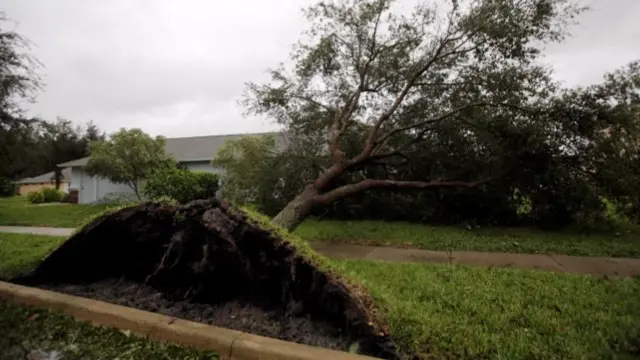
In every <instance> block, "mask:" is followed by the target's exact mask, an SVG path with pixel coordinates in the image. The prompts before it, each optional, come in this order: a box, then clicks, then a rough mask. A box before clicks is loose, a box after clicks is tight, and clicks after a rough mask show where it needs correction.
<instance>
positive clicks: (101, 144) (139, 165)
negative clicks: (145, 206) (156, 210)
mask: <svg viewBox="0 0 640 360" xmlns="http://www.w3.org/2000/svg"><path fill="white" fill-rule="evenodd" d="M164 146H165V140H164V138H163V137H162V136H156V137H155V138H152V137H151V136H149V135H147V134H145V133H144V132H143V131H142V130H140V129H131V130H127V129H121V130H119V131H118V132H116V133H114V134H112V135H111V136H110V137H109V139H108V140H105V141H96V142H93V143H92V144H91V146H90V153H91V155H90V157H89V162H88V163H87V166H86V168H85V169H86V171H87V172H88V173H89V174H91V175H96V176H100V177H103V178H107V179H109V180H110V181H111V182H113V183H118V184H125V185H127V186H129V187H130V188H131V189H132V190H133V191H134V193H135V194H136V197H137V198H138V199H141V196H140V190H141V189H140V181H141V180H143V179H145V178H147V177H148V176H149V174H151V172H152V171H153V170H154V169H157V168H158V167H162V166H169V165H171V164H174V163H175V162H174V161H173V160H172V159H171V158H170V157H169V156H168V155H167V154H166V153H165V150H164Z"/></svg>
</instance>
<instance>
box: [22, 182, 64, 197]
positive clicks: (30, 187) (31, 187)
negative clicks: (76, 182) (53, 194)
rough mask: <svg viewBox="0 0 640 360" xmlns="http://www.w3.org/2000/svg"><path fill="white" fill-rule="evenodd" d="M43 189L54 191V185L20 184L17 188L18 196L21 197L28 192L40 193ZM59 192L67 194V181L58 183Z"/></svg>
mask: <svg viewBox="0 0 640 360" xmlns="http://www.w3.org/2000/svg"><path fill="white" fill-rule="evenodd" d="M44 188H50V189H55V188H56V184H55V183H39V184H20V186H19V187H18V194H20V195H22V196H26V195H27V194H28V193H30V192H34V191H40V190H42V189H44ZM59 190H60V191H62V192H68V191H69V183H68V182H67V181H63V182H61V183H60V189H59Z"/></svg>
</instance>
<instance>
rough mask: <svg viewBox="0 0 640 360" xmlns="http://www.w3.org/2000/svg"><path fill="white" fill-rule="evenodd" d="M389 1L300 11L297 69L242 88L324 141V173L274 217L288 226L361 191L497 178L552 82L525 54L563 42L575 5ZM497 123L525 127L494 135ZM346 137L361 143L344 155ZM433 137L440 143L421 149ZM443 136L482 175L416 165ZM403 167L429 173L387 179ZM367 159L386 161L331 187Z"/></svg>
mask: <svg viewBox="0 0 640 360" xmlns="http://www.w3.org/2000/svg"><path fill="white" fill-rule="evenodd" d="M438 4H439V5H445V4H440V3H438ZM395 5H396V4H395V2H394V1H392V0H350V1H323V2H320V3H318V4H316V5H314V6H312V7H310V8H309V9H307V11H306V15H307V16H308V18H309V20H310V22H311V25H310V30H309V31H308V32H307V33H306V34H305V38H304V39H303V40H301V41H300V42H299V43H298V44H297V45H296V46H295V48H294V49H295V50H294V55H293V60H294V62H295V65H294V66H293V67H291V68H286V67H284V66H281V67H280V68H278V69H275V70H272V71H271V81H270V82H269V83H267V84H254V83H252V84H249V86H248V88H247V94H246V97H245V105H246V108H247V110H248V111H249V112H253V113H258V114H266V115H268V116H270V117H272V118H273V119H274V120H276V121H277V122H279V123H281V124H284V125H285V126H286V127H287V129H288V130H290V131H292V132H293V133H298V134H310V133H314V132H315V133H321V134H322V136H323V137H324V139H325V140H326V154H327V155H328V156H327V163H326V165H325V167H324V170H323V171H322V172H321V173H320V174H319V175H318V176H317V177H316V178H315V179H314V181H313V182H312V183H311V184H309V186H307V187H306V188H305V189H304V191H303V192H301V193H300V195H299V196H298V197H297V198H296V199H295V200H293V201H292V202H291V203H290V204H289V205H288V206H287V207H285V208H284V209H283V211H282V212H281V213H280V214H278V216H276V217H275V218H274V221H275V222H277V223H279V224H280V225H283V226H285V227H287V228H293V227H295V226H296V225H297V224H298V223H299V221H300V220H302V219H303V218H304V217H305V216H307V215H308V214H309V213H310V211H311V209H312V208H313V207H314V205H317V204H330V203H332V202H334V201H336V200H338V199H341V198H344V197H347V196H351V195H354V194H357V193H359V192H361V191H364V190H368V189H374V188H403V189H408V188H411V189H430V188H441V187H466V188H470V187H476V186H478V185H481V184H484V183H486V182H488V181H491V180H494V179H496V178H498V177H501V176H504V174H506V173H507V172H508V171H509V170H510V169H511V168H514V167H515V166H517V163H516V161H515V160H514V159H513V158H512V157H510V156H507V155H508V154H509V152H507V151H504V150H505V149H506V148H508V147H510V146H513V145H514V143H517V142H523V141H528V140H529V139H530V138H531V137H532V136H534V133H535V132H536V131H537V130H539V129H537V128H536V127H535V126H533V125H531V124H530V122H531V119H532V118H534V117H536V116H539V114H540V113H541V112H542V111H543V110H544V109H546V106H547V105H548V98H549V96H550V95H551V94H553V93H554V92H555V91H556V90H557V87H556V85H555V84H554V83H553V81H552V80H551V77H550V72H549V70H547V69H545V68H543V67H541V66H539V65H537V63H536V61H535V60H536V59H538V58H539V55H540V48H541V45H543V44H546V43H549V42H557V41H561V40H562V39H563V38H564V36H565V35H566V32H565V29H566V26H567V25H568V24H570V23H571V22H572V21H573V19H574V17H575V16H576V15H578V14H579V13H580V12H581V11H582V10H583V9H581V8H579V7H577V6H576V5H575V4H574V2H572V1H569V0H469V1H453V2H450V3H449V4H448V6H443V7H439V6H436V5H435V3H433V2H421V3H420V4H418V5H417V6H416V7H415V9H414V10H413V11H412V12H411V13H410V14H408V15H403V14H400V13H399V11H398V10H399V9H398V8H396V7H395ZM501 123H508V124H509V125H510V126H515V127H518V128H519V131H518V133H519V134H520V135H522V133H523V132H526V131H529V132H531V133H532V134H531V135H528V136H520V135H518V136H511V137H509V136H505V135H508V134H505V133H498V132H496V131H493V130H494V129H493V124H501ZM501 128H502V129H508V128H509V126H506V125H503V126H501ZM438 133H440V134H438ZM347 137H349V138H350V139H351V140H355V141H356V142H358V143H359V146H356V147H354V148H353V149H351V152H347V151H345V144H344V142H345V141H346V138H347ZM436 137H437V138H438V139H440V140H441V141H440V142H441V143H442V147H441V148H440V149H434V148H433V147H432V146H431V144H432V142H433V139H434V138H436ZM447 138H448V141H447V140H445V139H447ZM451 143H456V144H460V143H464V144H466V145H467V148H469V149H473V151H474V153H473V154H471V153H470V154H468V156H469V157H475V159H474V161H477V160H479V158H481V159H482V160H483V163H482V165H481V166H479V168H481V169H482V170H483V171H482V173H477V172H471V171H468V170H467V168H466V167H465V166H453V167H448V168H442V167H441V166H439V164H437V163H427V164H424V165H423V160H424V156H425V151H424V150H425V148H428V149H429V150H427V151H435V150H437V151H438V152H439V153H440V154H447V152H449V149H447V144H451ZM434 155H436V154H434ZM462 160H466V159H464V158H463V159H462ZM463 162H464V161H463ZM467 163H468V162H467ZM401 164H402V165H403V166H429V167H430V171H428V173H427V174H425V175H426V176H424V177H421V178H413V179H404V178H396V177H394V176H393V173H394V171H393V170H391V169H390V168H391V167H397V166H400V165H401ZM371 166H378V167H386V168H387V169H388V170H387V172H386V174H388V175H383V176H381V177H376V178H370V177H366V178H362V179H359V180H358V181H356V182H353V183H347V184H342V185H341V186H337V187H335V186H332V184H335V183H336V180H337V179H340V178H341V177H342V176H343V175H344V174H347V173H352V172H355V171H359V169H361V168H363V167H371ZM396 173H398V172H397V171H396ZM472 175H473V177H472Z"/></svg>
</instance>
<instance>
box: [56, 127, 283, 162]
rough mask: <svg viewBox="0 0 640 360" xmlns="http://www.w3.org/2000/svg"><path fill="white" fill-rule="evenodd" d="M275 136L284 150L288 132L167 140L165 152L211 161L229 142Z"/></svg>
mask: <svg viewBox="0 0 640 360" xmlns="http://www.w3.org/2000/svg"><path fill="white" fill-rule="evenodd" d="M260 135H274V136H275V139H276V148H277V149H284V147H285V146H286V143H287V133H286V132H268V133H252V134H230V135H208V136H194V137H183V138H167V139H166V141H167V143H166V146H165V150H166V151H167V153H168V154H170V155H171V156H173V157H174V158H175V159H176V160H177V161H181V162H188V161H210V160H211V159H213V157H214V156H215V154H216V153H217V152H218V150H220V147H222V145H223V144H224V143H225V141H227V140H237V139H240V138H243V137H245V136H260ZM88 161H89V157H83V158H81V159H76V160H72V161H67V162H65V163H62V164H58V167H70V166H84V165H86V164H87V162H88Z"/></svg>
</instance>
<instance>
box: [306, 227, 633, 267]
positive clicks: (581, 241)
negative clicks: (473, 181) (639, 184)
mask: <svg viewBox="0 0 640 360" xmlns="http://www.w3.org/2000/svg"><path fill="white" fill-rule="evenodd" d="M295 232H296V234H297V235H299V236H300V237H302V238H304V239H306V240H308V241H328V242H336V243H350V244H362V245H376V246H398V247H417V248H422V249H428V250H440V251H448V250H453V251H455V250H459V251H498V252H517V253H532V254H546V253H552V254H565V255H577V256H613V257H633V258H640V232H638V231H634V232H629V233H621V234H619V235H616V234H613V233H612V234H606V233H598V234H595V233H594V234H578V233H572V232H568V231H567V232H548V231H542V230H536V229H525V228H480V229H473V230H467V229H463V228H456V227H445V226H428V225H422V224H412V223H402V222H382V221H329V220H323V221H318V220H307V221H305V222H304V223H303V224H302V225H300V227H299V228H298V229H297V230H296V231H295Z"/></svg>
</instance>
